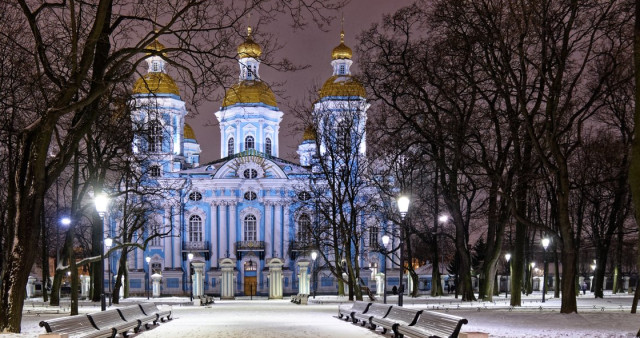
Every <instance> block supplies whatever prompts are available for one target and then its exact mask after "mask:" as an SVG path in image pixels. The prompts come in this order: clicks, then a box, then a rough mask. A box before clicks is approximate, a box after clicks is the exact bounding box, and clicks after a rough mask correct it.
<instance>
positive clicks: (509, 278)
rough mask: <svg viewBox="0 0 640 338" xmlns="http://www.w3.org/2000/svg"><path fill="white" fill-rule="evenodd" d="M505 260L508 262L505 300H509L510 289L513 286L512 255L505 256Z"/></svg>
mask: <svg viewBox="0 0 640 338" xmlns="http://www.w3.org/2000/svg"><path fill="white" fill-rule="evenodd" d="M504 259H505V260H506V261H507V291H506V292H505V293H504V298H509V287H510V286H511V285H510V284H511V254H510V253H508V252H507V253H506V254H504Z"/></svg>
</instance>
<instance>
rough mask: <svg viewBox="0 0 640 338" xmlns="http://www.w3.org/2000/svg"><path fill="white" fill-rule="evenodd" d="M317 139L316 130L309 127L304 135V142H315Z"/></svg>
mask: <svg viewBox="0 0 640 338" xmlns="http://www.w3.org/2000/svg"><path fill="white" fill-rule="evenodd" d="M315 139H316V128H314V127H313V126H312V125H309V126H307V128H305V130H304V134H302V141H303V142H304V141H314V140H315Z"/></svg>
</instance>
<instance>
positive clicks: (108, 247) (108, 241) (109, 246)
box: [104, 237, 113, 306]
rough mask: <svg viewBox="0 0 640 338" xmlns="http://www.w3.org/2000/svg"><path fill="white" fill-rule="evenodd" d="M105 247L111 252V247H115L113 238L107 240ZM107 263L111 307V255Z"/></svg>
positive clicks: (105, 240)
mask: <svg viewBox="0 0 640 338" xmlns="http://www.w3.org/2000/svg"><path fill="white" fill-rule="evenodd" d="M104 245H105V246H106V247H107V252H109V249H111V246H112V245H113V238H111V237H107V238H105V239H104ZM107 262H108V265H107V266H108V268H107V276H108V278H109V306H111V259H110V258H109V255H107Z"/></svg>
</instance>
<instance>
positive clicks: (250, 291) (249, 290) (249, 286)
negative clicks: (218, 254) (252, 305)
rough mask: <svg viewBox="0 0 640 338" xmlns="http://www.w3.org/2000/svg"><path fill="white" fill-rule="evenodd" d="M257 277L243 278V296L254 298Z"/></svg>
mask: <svg viewBox="0 0 640 338" xmlns="http://www.w3.org/2000/svg"><path fill="white" fill-rule="evenodd" d="M257 278H258V277H256V276H253V277H247V276H245V277H244V294H245V295H246V296H255V295H256V289H257V287H258V279H257Z"/></svg>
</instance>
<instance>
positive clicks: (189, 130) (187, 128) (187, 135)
mask: <svg viewBox="0 0 640 338" xmlns="http://www.w3.org/2000/svg"><path fill="white" fill-rule="evenodd" d="M183 133H184V138H185V139H187V138H189V139H192V140H195V139H196V133H194V132H193V128H191V126H190V125H188V124H187V123H185V124H184V131H183Z"/></svg>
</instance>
